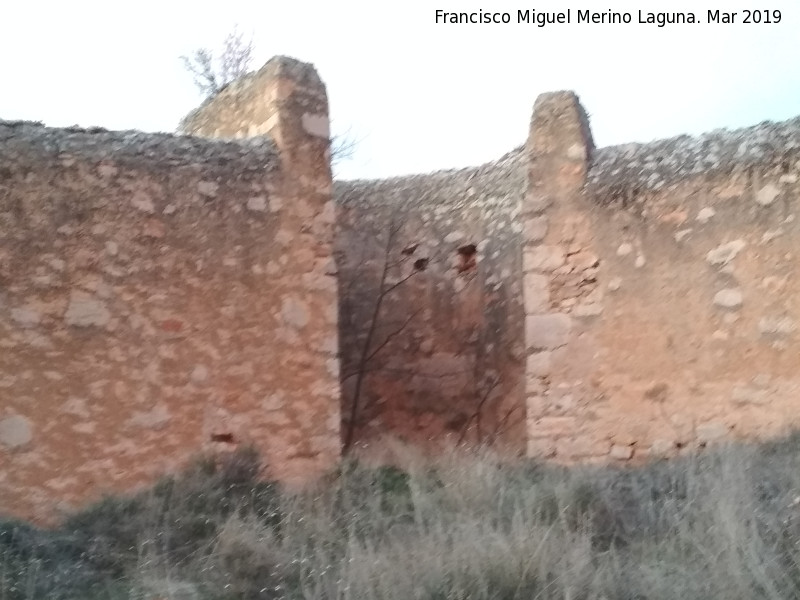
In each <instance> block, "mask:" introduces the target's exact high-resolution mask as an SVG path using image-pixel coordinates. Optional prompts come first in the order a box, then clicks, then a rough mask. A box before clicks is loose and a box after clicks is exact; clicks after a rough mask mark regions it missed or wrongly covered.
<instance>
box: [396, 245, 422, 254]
mask: <svg viewBox="0 0 800 600" xmlns="http://www.w3.org/2000/svg"><path fill="white" fill-rule="evenodd" d="M417 248H419V244H409V245H408V246H406V247H405V248H403V249H402V250H401V251H400V254H402V255H403V256H411V255H412V254H414V252H416V251H417Z"/></svg>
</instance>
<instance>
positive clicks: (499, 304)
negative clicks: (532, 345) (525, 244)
mask: <svg viewBox="0 0 800 600" xmlns="http://www.w3.org/2000/svg"><path fill="white" fill-rule="evenodd" d="M269 77H270V75H269V65H266V66H265V67H264V68H262V69H261V70H259V71H257V72H256V73H253V74H252V75H248V76H247V77H244V78H242V79H241V80H239V81H238V82H235V83H233V84H231V85H230V86H228V87H227V88H225V89H224V90H222V91H221V92H220V93H218V94H217V95H216V96H214V97H213V98H211V99H210V100H208V101H207V102H206V103H205V104H204V105H202V106H201V107H199V108H198V109H197V110H196V111H193V112H192V113H191V114H190V115H188V116H187V117H186V118H185V119H184V120H183V122H182V123H181V126H180V127H181V130H182V131H185V132H189V133H192V134H195V135H202V136H208V137H218V138H227V139H231V138H243V137H257V136H259V135H261V134H262V132H263V130H264V128H265V127H267V126H268V123H269V115H268V114H267V113H266V112H265V111H264V106H265V103H269V102H270V101H272V93H271V92H270V91H269V90H267V89H266V87H265V84H264V81H265V79H269ZM304 124H305V125H307V126H310V127H314V128H316V129H317V130H318V131H319V132H320V135H328V129H327V126H326V124H325V123H322V122H321V121H317V120H314V119H307V121H306V122H304ZM523 158H524V156H523V154H522V152H521V149H518V150H516V151H514V152H512V153H510V154H509V155H508V156H506V157H503V158H502V159H500V160H499V161H497V162H496V163H492V164H488V165H484V166H482V167H478V168H471V169H463V170H457V171H450V172H443V173H434V174H430V175H420V176H412V177H401V178H395V179H389V180H385V181H345V182H338V183H337V185H336V186H335V188H334V199H335V203H336V208H337V227H336V242H335V246H336V257H337V268H338V273H339V276H338V279H339V286H340V290H341V294H340V296H341V297H340V306H339V313H340V314H339V319H340V337H341V360H342V370H341V372H342V390H343V411H342V417H343V424H342V431H343V440H342V441H343V443H344V445H345V446H347V447H349V446H350V445H351V444H352V443H354V442H358V443H360V444H366V443H371V442H373V441H374V440H375V438H377V437H380V436H381V435H383V434H386V433H388V434H390V435H392V436H393V437H400V438H402V439H405V440H409V441H413V442H415V443H421V442H427V441H429V440H436V441H438V440H441V439H443V438H446V439H451V440H456V441H457V440H459V439H463V440H465V441H466V440H472V441H474V440H476V439H482V440H489V439H491V440H495V439H497V440H498V441H503V442H506V443H509V444H511V445H512V446H513V447H515V448H516V449H518V450H520V451H521V450H523V449H524V446H525V442H524V412H525V405H524V401H523V394H522V385H521V384H522V375H523V369H524V348H523V340H522V337H521V335H520V332H521V331H522V289H521V281H520V278H519V276H518V273H519V272H520V269H521V266H520V260H521V254H520V251H519V247H520V240H521V238H520V234H521V231H522V229H521V227H520V225H519V223H518V213H519V207H520V200H521V198H522V191H523V189H524V177H525V171H524V166H523V163H522V159H523ZM389 238H391V239H389ZM423 263H424V267H423V268H419V265H422V264H423ZM415 265H418V266H417V267H415ZM384 267H390V268H388V269H386V273H385V277H382V275H384ZM465 267H469V268H465ZM382 281H383V283H381V282H382ZM351 423H352V424H353V425H352V426H351Z"/></svg>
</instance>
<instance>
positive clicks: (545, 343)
mask: <svg viewBox="0 0 800 600" xmlns="http://www.w3.org/2000/svg"><path fill="white" fill-rule="evenodd" d="M571 332H572V319H571V318H570V317H569V316H568V315H565V314H563V313H550V314H546V315H528V316H526V317H525V344H526V347H527V349H528V350H529V351H530V350H555V349H556V348H560V347H561V346H565V345H566V344H567V341H568V340H569V336H570V333H571Z"/></svg>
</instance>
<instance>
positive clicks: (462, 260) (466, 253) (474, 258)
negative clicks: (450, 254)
mask: <svg viewBox="0 0 800 600" xmlns="http://www.w3.org/2000/svg"><path fill="white" fill-rule="evenodd" d="M456 252H458V267H457V268H458V272H459V273H468V272H469V271H474V270H475V268H476V267H477V266H478V247H477V246H476V245H475V244H464V245H463V246H460V247H459V248H458V250H457V251H456Z"/></svg>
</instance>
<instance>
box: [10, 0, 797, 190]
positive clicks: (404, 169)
mask: <svg viewBox="0 0 800 600" xmlns="http://www.w3.org/2000/svg"><path fill="white" fill-rule="evenodd" d="M656 4H657V3H655V2H644V1H641V0H637V1H629V0H608V2H604V3H598V2H597V1H595V0H569V1H565V2H550V3H542V4H532V3H530V2H529V1H528V0H494V1H491V0H490V1H485V2H484V3H483V4H481V3H479V2H473V1H472V0H435V1H423V0H404V1H398V2H375V1H373V2H354V1H351V0H347V1H339V2H336V1H328V2H323V1H320V2H307V1H303V0H281V1H273V0H261V1H249V0H224V1H219V0H218V1H216V2H208V1H205V0H194V1H191V2H188V1H183V0H161V1H160V2H154V1H152V0H140V1H138V2H135V3H134V2H130V3H125V2H113V1H108V0H105V1H103V2H89V1H81V0H71V1H69V2H64V1H53V2H44V1H38V0H0V9H1V10H0V77H2V79H1V80H0V81H2V84H0V119H7V120H14V119H26V120H35V121H42V122H44V123H45V124H47V125H51V126H68V125H76V124H77V125H80V126H101V127H106V128H108V129H140V130H144V131H174V130H175V127H176V126H177V123H178V121H179V120H180V118H181V117H182V116H183V115H184V114H186V113H187V112H188V111H189V110H191V109H192V108H193V107H195V106H196V105H197V104H198V103H199V102H200V101H201V97H200V95H199V93H198V92H197V91H196V89H195V87H194V84H193V82H192V78H191V76H190V75H189V74H188V73H186V72H185V70H184V69H183V66H182V64H181V63H180V61H179V59H178V57H179V56H180V55H181V54H189V53H191V51H192V50H194V49H195V48H197V47H200V46H209V47H211V48H212V49H215V48H217V47H219V45H220V44H221V42H222V40H223V39H224V37H225V35H226V34H227V33H228V32H229V31H231V30H232V29H233V27H234V26H235V25H237V24H238V25H239V27H240V29H241V30H243V31H245V32H247V33H252V35H253V39H254V43H255V46H256V58H257V61H256V63H257V64H254V67H258V66H260V65H261V64H263V63H264V62H266V60H267V59H269V57H271V56H273V55H275V54H285V55H289V56H293V57H295V58H298V59H300V60H303V61H306V62H310V63H313V64H314V65H315V66H316V68H317V70H318V72H319V73H320V75H321V77H322V79H323V80H324V81H325V83H326V85H327V88H328V95H329V99H330V104H331V117H332V119H333V128H334V133H337V132H338V133H341V132H349V135H350V136H352V137H354V138H355V139H356V140H357V141H358V145H357V148H356V154H355V156H354V158H353V159H352V160H350V161H348V162H346V163H344V164H341V165H339V166H338V167H337V173H338V175H339V177H341V178H356V177H358V178H361V177H368V178H371V177H385V176H391V175H402V174H407V173H418V172H419V173H421V172H428V171H433V170H438V169H444V168H452V167H464V166H469V165H474V164H480V163H482V162H486V161H489V160H494V159H496V158H499V157H500V156H501V155H502V154H504V153H505V152H507V151H509V150H511V149H512V148H514V147H515V146H517V145H519V144H521V143H522V142H524V140H525V137H526V133H527V128H528V123H529V120H530V113H531V108H532V106H533V102H534V101H535V99H536V96H537V95H538V94H540V93H542V92H547V91H552V90H560V89H571V90H574V91H575V92H576V93H577V94H578V95H579V96H580V98H581V100H582V102H583V104H584V106H585V107H586V109H587V110H588V112H589V114H590V119H591V124H592V130H593V132H594V137H595V142H596V143H597V144H598V145H599V146H606V145H611V144H618V143H626V142H632V141H640V142H646V141H650V140H653V139H656V138H662V137H669V136H673V135H678V134H681V133H690V134H698V133H702V132H703V131H708V130H712V129H716V128H720V127H726V128H736V127H742V126H746V125H751V124H755V123H758V122H760V121H765V120H784V119H788V118H791V117H794V116H797V115H800V66H798V65H800V0H771V1H770V2H769V3H768V4H769V8H770V9H771V10H774V9H778V10H780V11H781V13H782V15H781V22H780V23H777V24H765V23H761V24H741V23H740V24H735V25H723V24H710V23H707V22H706V14H707V11H708V10H709V9H712V10H713V9H719V8H723V7H724V8H726V9H727V10H728V11H736V12H738V17H737V19H738V20H741V19H742V17H743V15H744V13H743V10H744V9H746V8H751V7H753V6H756V5H759V4H762V5H763V4H764V3H760V2H752V1H745V2H739V1H738V0H724V1H723V0H708V1H706V0H702V1H693V2H686V1H683V2H681V1H680V0H670V2H663V3H658V4H661V6H660V7H659V6H657V5H656ZM641 6H650V7H651V8H650V9H649V10H653V11H655V10H666V8H667V7H669V10H672V11H693V12H695V14H696V15H698V17H699V18H700V20H701V21H702V22H701V23H700V24H693V25H690V24H684V25H672V26H670V25H667V26H666V27H663V28H658V27H656V26H654V25H644V24H639V23H637V20H638V14H637V11H638V10H639V7H641ZM489 7H491V9H490V8H489ZM567 8H571V9H572V17H573V21H574V20H575V19H576V16H575V12H576V11H577V10H583V9H591V8H594V10H599V11H605V10H612V11H630V12H631V14H632V15H633V22H632V23H631V24H627V25H600V24H578V23H575V22H573V23H571V24H562V25H547V26H545V27H544V28H538V27H536V26H535V25H531V24H525V23H516V14H517V10H519V9H522V10H526V9H536V10H537V11H554V10H556V11H557V10H565V9H567ZM436 9H442V10H447V11H460V12H464V11H474V10H479V9H483V10H491V11H508V12H509V13H511V17H512V22H511V23H509V24H463V25H453V24H438V25H437V24H436V23H435V11H436Z"/></svg>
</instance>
